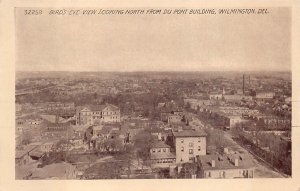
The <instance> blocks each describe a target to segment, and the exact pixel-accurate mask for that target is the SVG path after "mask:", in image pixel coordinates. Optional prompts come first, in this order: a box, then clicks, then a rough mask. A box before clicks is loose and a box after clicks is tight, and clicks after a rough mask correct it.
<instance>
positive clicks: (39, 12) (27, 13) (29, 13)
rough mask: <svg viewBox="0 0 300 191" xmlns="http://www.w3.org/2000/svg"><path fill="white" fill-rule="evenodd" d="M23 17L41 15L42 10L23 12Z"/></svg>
mask: <svg viewBox="0 0 300 191" xmlns="http://www.w3.org/2000/svg"><path fill="white" fill-rule="evenodd" d="M24 14H25V15H41V14H43V10H25V11H24Z"/></svg>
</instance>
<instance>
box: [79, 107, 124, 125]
mask: <svg viewBox="0 0 300 191" xmlns="http://www.w3.org/2000/svg"><path fill="white" fill-rule="evenodd" d="M120 121H121V112H120V109H119V108H118V107H116V106H114V105H110V104H107V105H91V106H80V107H77V109H76V125H94V124H100V123H118V122H120Z"/></svg>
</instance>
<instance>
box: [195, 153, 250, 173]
mask: <svg viewBox="0 0 300 191" xmlns="http://www.w3.org/2000/svg"><path fill="white" fill-rule="evenodd" d="M235 159H237V160H238V165H237V166H235V164H234V162H235ZM212 160H214V161H215V167H212ZM198 163H199V165H201V166H202V169H203V170H221V169H243V168H245V169H248V168H254V167H255V164H254V162H253V161H252V160H251V158H250V156H249V155H247V154H224V155H216V154H214V155H204V156H199V157H198Z"/></svg>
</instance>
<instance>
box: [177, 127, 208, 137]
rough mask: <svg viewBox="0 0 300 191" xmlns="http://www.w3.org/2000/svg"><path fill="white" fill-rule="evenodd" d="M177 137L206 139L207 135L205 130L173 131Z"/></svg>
mask: <svg viewBox="0 0 300 191" xmlns="http://www.w3.org/2000/svg"><path fill="white" fill-rule="evenodd" d="M173 135H174V136H175V137H206V136H207V134H206V133H205V132H204V131H203V130H192V129H189V130H182V131H178V132H174V131H173Z"/></svg>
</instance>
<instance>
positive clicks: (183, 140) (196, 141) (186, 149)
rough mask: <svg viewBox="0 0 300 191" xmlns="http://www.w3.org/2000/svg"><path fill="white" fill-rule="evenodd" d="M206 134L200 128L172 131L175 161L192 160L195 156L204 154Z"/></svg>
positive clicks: (186, 161)
mask: <svg viewBox="0 0 300 191" xmlns="http://www.w3.org/2000/svg"><path fill="white" fill-rule="evenodd" d="M206 136H207V135H206V133H205V132H204V131H202V130H180V129H179V130H178V131H173V141H174V145H175V148H176V163H188V162H193V161H194V160H195V157H196V156H200V155H206Z"/></svg>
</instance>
